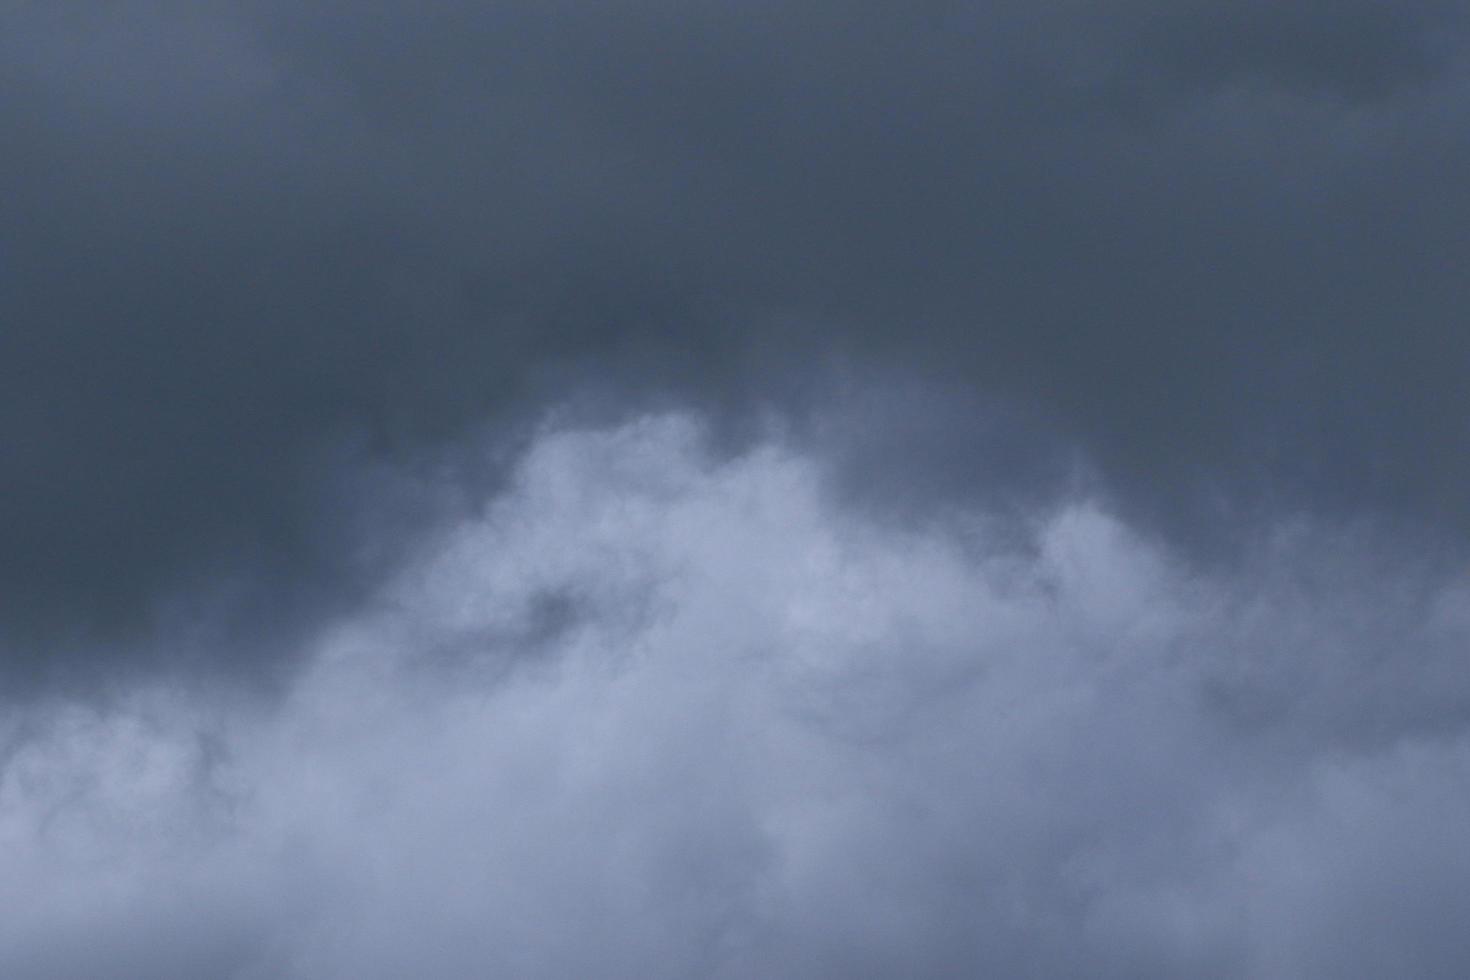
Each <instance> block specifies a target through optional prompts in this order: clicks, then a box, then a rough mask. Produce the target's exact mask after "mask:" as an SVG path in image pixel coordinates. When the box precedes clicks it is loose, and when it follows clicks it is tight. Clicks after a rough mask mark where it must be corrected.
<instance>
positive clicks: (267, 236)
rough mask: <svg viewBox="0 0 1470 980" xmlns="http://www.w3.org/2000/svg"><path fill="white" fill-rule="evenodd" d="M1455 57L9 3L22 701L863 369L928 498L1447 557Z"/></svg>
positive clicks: (887, 466)
mask: <svg viewBox="0 0 1470 980" xmlns="http://www.w3.org/2000/svg"><path fill="white" fill-rule="evenodd" d="M1464 55H1465V50H1464V18H1463V11H1462V10H1461V5H1458V4H1453V3H1444V2H1439V0H1415V2H1402V3H1397V4H1393V5H1385V4H1382V3H1374V2H1366V0H1364V2H1358V0H1353V2H1337V3H1331V4H1329V3H1319V2H1307V0H1302V2H1293V3H1264V2H1248V3H1237V4H1233V5H1230V6H1229V7H1228V8H1225V7H1222V6H1221V5H1219V4H1212V3H1198V2H1186V3H1172V4H1168V5H1160V4H1154V3H1121V4H1117V3H1115V4H1106V5H1101V4H1094V3H1087V2H1075V0H1051V2H1027V3H1017V2H1003V3H988V4H984V5H978V6H976V5H971V6H964V5H953V4H932V3H931V4H920V5H918V6H912V5H911V6H908V7H905V8H904V9H902V10H896V9H894V8H892V7H891V6H889V5H882V4H872V3H858V4H847V5H843V6H842V8H841V9H840V10H839V9H836V8H835V7H833V6H832V5H824V4H820V3H810V2H801V3H780V4H774V3H747V4H742V5H740V6H738V7H732V6H730V5H728V4H717V3H708V2H695V3H681V4H660V3H640V4H626V3H624V4H611V5H589V4H570V3H555V2H553V3H547V2H536V3H529V2H511V3H503V4H497V5H495V6H494V7H486V6H485V5H483V4H469V3H463V2H459V0H432V2H427V3H420V4H416V5H414V6H412V7H408V6H405V5H401V4H391V3H381V2H377V3H374V2H363V3H351V4H346V3H340V2H333V0H309V2H293V3H279V2H274V0H251V2H248V3H230V4H225V3H216V2H208V0H206V2H199V3H190V4H178V3H172V2H168V0H155V2H149V3H140V4H135V5H132V6H130V8H129V10H128V11H127V13H126V14H122V13H119V12H118V11H116V10H115V9H112V8H109V7H107V6H105V5H97V4H91V3H69V4H64V5H55V4H38V3H29V4H10V5H8V6H7V7H6V8H5V10H4V11H3V13H0V62H3V64H4V68H3V69H0V71H3V84H4V85H5V88H6V91H7V92H8V93H9V97H8V98H7V99H6V100H5V104H4V105H3V106H0V127H3V128H4V130H5V132H6V133H7V134H8V139H7V153H6V154H5V159H4V160H3V161H0V199H3V200H4V201H5V202H6V211H5V221H4V223H3V231H0V260H3V261H0V321H3V322H4V324H5V329H4V331H3V332H0V364H3V365H4V368H3V370H4V378H3V381H4V384H3V388H4V396H3V398H4V401H3V403H0V467H3V470H0V481H3V484H4V487H5V493H4V496H3V499H0V626H3V636H0V645H3V657H4V661H5V664H6V666H7V668H8V669H7V671H6V672H7V674H9V675H10V676H9V678H8V679H7V685H8V686H9V687H13V688H15V689H17V690H19V689H21V685H22V684H23V683H24V682H31V686H32V687H41V688H47V689H55V688H56V687H57V686H58V685H59V684H62V683H67V684H73V685H80V686H85V685H86V684H88V683H97V682H98V675H128V676H131V675H133V674H139V673H148V671H146V670H140V667H142V666H146V667H149V668H157V667H159V666H160V665H159V664H157V663H151V662H148V663H145V659H146V657H148V656H157V655H158V653H157V651H160V650H165V649H170V648H171V646H170V644H168V643H160V642H158V640H159V637H160V635H161V634H163V633H166V632H167V623H163V624H160V620H161V619H162V620H167V619H168V618H169V616H171V615H172V613H171V612H169V610H172V609H176V608H178V607H180V606H183V607H196V606H207V607H209V608H210V609H212V610H213V612H212V614H211V618H212V622H213V630H214V637H213V640H212V642H211V643H210V644H207V645H204V646H203V647H201V649H207V650H208V651H210V652H209V654H208V663H206V664H198V663H196V664H189V665H181V664H179V663H177V662H168V663H165V664H163V665H162V666H165V667H170V668H174V669H175V670H178V669H185V670H186V672H198V671H200V670H214V671H220V670H235V671H237V672H240V671H243V672H245V673H249V674H252V675H254V676H257V677H258V676H259V675H269V674H272V673H275V672H278V671H279V670H280V669H281V667H282V664H281V663H280V662H279V660H278V658H276V657H273V656H272V653H271V652H272V651H279V650H283V649H294V648H297V647H299V645H300V644H301V643H302V642H304V638H305V637H308V636H309V635H310V634H311V632H312V631H313V630H314V629H315V628H317V627H318V626H319V625H320V624H321V623H323V622H325V621H328V620H330V619H331V618H332V617H334V616H336V615H339V614H341V613H342V612H343V611H344V610H346V609H348V608H350V607H351V606H352V605H353V603H355V602H356V601H358V600H359V599H360V598H361V597H362V596H363V595H365V594H368V593H370V592H371V591H372V590H373V589H374V588H375V587H377V585H379V584H380V583H381V579H382V576H383V575H384V574H387V573H388V571H389V570H390V569H391V568H392V567H393V565H394V561H395V559H396V556H397V553H398V548H399V547H400V546H402V547H410V546H411V542H412V540H413V539H414V538H415V535H416V534H417V533H418V532H419V531H420V530H422V529H423V527H424V526H425V525H431V524H432V523H433V522H434V520H435V519H437V517H438V516H440V515H438V514H436V513H434V512H433V511H432V510H430V511H428V512H425V511H421V510H418V509H416V508H417V506H418V505H417V504H416V503H414V502H413V500H412V499H411V496H412V495H408V497H403V496H396V495H395V494H396V491H391V492H389V493H388V498H389V499H388V500H386V501H384V500H383V499H380V498H379V497H378V496H377V495H376V492H377V489H378V488H377V485H376V484H374V483H373V482H372V481H371V480H367V479H365V478H364V477H363V472H364V470H366V471H368V472H376V471H377V470H379V469H380V468H384V467H386V468H387V469H390V470H392V469H397V468H401V467H404V466H407V465H411V464H412V463H414V462H415V461H420V460H422V459H424V458H434V457H435V455H436V453H441V452H447V451H451V450H448V449H446V447H452V446H455V445H457V444H458V443H459V441H460V440H463V439H465V438H467V434H468V433H474V432H478V431H483V430H485V429H486V428H489V429H494V430H498V431H500V432H501V433H502V436H504V433H505V432H506V431H511V432H514V431H519V430H520V429H521V428H522V427H524V425H525V424H527V420H528V419H533V418H535V417H537V416H538V414H539V413H540V412H541V411H543V410H544V409H545V408H546V407H547V406H549V405H554V404H563V403H565V402H567V401H575V400H578V399H591V400H593V401H595V402H597V404H599V405H600V406H602V408H603V410H604V419H603V420H604V421H615V420H616V419H618V418H624V417H628V416H630V415H634V414H637V413H638V412H641V411H645V410H647V409H648V408H649V407H650V405H651V404H664V405H667V404H669V403H674V404H677V405H681V406H684V407H686V408H694V409H696V410H699V411H703V412H706V413H707V414H709V415H710V416H711V417H712V418H713V419H714V423H713V424H715V425H716V426H717V427H729V428H732V429H739V428H740V427H742V426H744V425H748V424H749V423H750V419H752V418H756V417H759V416H760V414H761V413H763V412H767V411H774V412H777V413H781V414H785V415H788V416H790V417H791V419H792V420H793V423H794V424H796V423H800V421H801V420H802V418H803V416H806V415H811V414H815V415H821V414H822V412H823V410H824V408H825V407H826V406H825V405H824V403H823V399H824V398H825V397H826V395H827V394H828V393H829V389H830V388H831V387H832V386H834V385H836V386H838V387H841V386H842V385H843V384H846V383H850V382H844V381H835V382H834V381H832V380H831V378H832V377H833V376H839V377H840V376H843V375H844V373H845V372H851V375H852V376H853V377H856V378H859V379H862V382H861V383H862V384H865V385H870V386H873V387H876V388H879V389H882V391H880V393H879V394H878V395H877V396H876V398H875V402H874V403H875V404H885V405H886V407H885V408H884V409H883V410H882V411H878V412H873V411H870V412H869V414H870V416H871V417H872V419H871V422H870V427H871V428H873V429H874V430H875V431H874V432H873V434H872V438H871V439H870V440H869V441H867V442H866V444H865V445H863V446H860V447H858V448H857V449H855V450H854V451H853V452H852V453H851V454H850V456H849V457H848V458H849V460H850V461H851V462H852V463H853V467H854V468H853V471H852V472H851V474H850V479H851V484H852V486H853V488H855V489H856V490H857V491H858V492H866V493H868V494H869V495H870V496H874V497H876V496H880V495H883V496H886V497H887V498H888V501H889V502H890V503H897V504H898V505H899V506H898V508H897V509H898V510H903V509H907V510H909V511H910V512H914V513H927V512H928V511H929V510H931V509H933V508H934V506H949V505H951V504H957V505H959V506H988V502H989V500H990V499H991V498H992V497H996V496H1000V497H1008V498H1010V499H1012V500H1028V499H1031V498H1032V497H1034V496H1044V495H1046V494H1049V493H1050V492H1051V490H1052V487H1051V484H1050V481H1051V480H1052V479H1053V476H1052V472H1053V463H1054V460H1055V458H1056V457H1057V455H1058V454H1059V453H1060V455H1062V456H1064V457H1066V456H1070V455H1076V456H1081V457H1085V458H1086V459H1087V460H1088V461H1089V466H1090V467H1091V468H1092V471H1093V472H1094V473H1095V475H1096V477H1097V479H1098V480H1099V481H1100V482H1102V483H1103V484H1105V485H1106V492H1107V494H1108V498H1109V500H1110V501H1111V503H1112V505H1113V506H1115V508H1116V510H1117V511H1118V512H1119V513H1120V514H1122V515H1125V516H1126V518H1127V520H1129V522H1130V523H1131V524H1133V525H1134V526H1137V527H1138V528H1139V529H1140V531H1145V532H1147V533H1154V534H1158V535H1161V536H1163V537H1166V538H1167V539H1168V540H1169V541H1170V542H1171V546H1174V547H1182V548H1187V549H1190V550H1192V551H1194V552H1196V553H1198V554H1199V555H1202V556H1206V557H1218V556H1219V555H1221V554H1226V555H1228V556H1230V557H1238V556H1233V555H1230V552H1231V549H1232V547H1233V546H1234V545H1235V543H1236V542H1237V541H1238V540H1239V539H1240V538H1241V537H1251V536H1253V535H1254V533H1255V532H1257V531H1259V530H1260V529H1262V528H1269V527H1271V526H1273V525H1274V524H1275V523H1276V522H1278V521H1280V520H1282V519H1284V518H1286V517H1289V516H1290V515H1293V514H1299V513H1305V514H1307V515H1309V516H1313V517H1318V518H1322V519H1325V520H1338V519H1343V520H1362V521H1365V522H1370V523H1380V524H1383V525H1385V526H1391V527H1394V528H1396V530H1395V531H1394V532H1393V533H1395V534H1401V535H1405V536H1408V535H1413V534H1417V535H1419V536H1420V541H1421V543H1422V542H1425V541H1432V542H1438V543H1439V544H1438V545H1437V546H1438V547H1442V548H1444V549H1446V550H1460V551H1463V545H1464V539H1463V528H1464V527H1465V526H1466V525H1465V520H1464V518H1465V517H1466V512H1465V508H1464V500H1463V494H1461V493H1459V490H1458V488H1459V487H1461V486H1463V485H1464V483H1465V477H1466V473H1465V472H1464V469H1463V463H1462V462H1461V461H1462V460H1463V459H1464V458H1465V454H1464V453H1463V452H1461V451H1460V448H1461V446H1462V444H1463V442H1464V436H1465V432H1464V429H1463V426H1462V424H1461V423H1460V422H1458V421H1457V419H1459V418H1460V413H1459V408H1458V407H1459V406H1460V405H1461V404H1462V403H1463V401H1464V398H1463V395H1464V390H1463V387H1464V386H1463V377H1462V375H1463V372H1462V371H1461V369H1460V367H1459V366H1460V365H1462V364H1463V363H1464V362H1465V356H1466V354H1467V351H1466V346H1465V336H1466V335H1465V332H1464V331H1462V330H1458V329H1455V328H1454V326H1453V325H1454V324H1455V323H1457V322H1458V317H1459V313H1460V311H1461V310H1462V309H1463V308H1464V306H1465V302H1464V300H1465V294H1464V281H1463V280H1464V277H1463V276H1462V275H1461V274H1460V269H1461V268H1462V267H1463V266H1464V265H1465V256H1464V254H1463V253H1464V250H1465V239H1464V235H1463V233H1462V229H1463V228H1464V226H1465V224H1466V221H1467V217H1470V215H1467V211H1470V207H1467V205H1470V197H1467V195H1466V193H1465V190H1464V186H1463V184H1464V182H1463V180H1462V174H1463V173H1464V171H1465V169H1466V161H1467V147H1466V145H1465V141H1464V139H1463V138H1462V136H1461V135H1460V134H1463V133H1465V132H1466V131H1467V127H1466V125H1465V121H1466V120H1465V115H1466V109H1467V106H1470V100H1467V98H1466V88H1465V57H1464ZM833 365H840V366H838V367H834V366H833ZM914 390H925V391H938V392H940V393H941V394H940V395H938V396H934V397H933V398H932V399H931V397H930V396H927V395H926V396H925V397H924V398H920V399H918V400H917V402H918V404H917V405H916V406H913V407H912V410H910V411H909V412H907V413H906V412H905V411H904V410H903V409H902V403H903V402H904V401H905V400H906V399H907V398H908V397H909V394H908V393H909V392H912V391H914ZM890 392H891V393H890ZM935 402H941V403H943V404H944V405H945V406H952V407H947V408H944V409H942V410H940V411H939V412H938V414H937V416H934V417H931V416H929V415H927V414H926V411H925V409H924V405H926V404H927V405H928V406H929V407H933V406H934V404H935ZM967 403H972V404H975V405H981V406H986V410H985V411H969V410H966V409H964V408H963V406H965V405H966V404H967ZM890 413H892V414H890ZM997 418H1008V419H1017V420H1021V421H1019V422H1017V423H1016V424H1015V426H1014V427H1012V426H1011V425H1010V423H1007V425H1006V426H1005V427H1004V428H1005V429H1006V434H1005V435H1003V436H1002V437H1000V438H997V437H996V425H995V419H997ZM911 435H912V436H913V438H912V441H911V439H910V436H911ZM506 438H508V437H506ZM997 446H1009V447H1010V448H1009V449H1008V450H1006V453H1005V455H1007V456H1008V457H1009V458H1010V459H1011V461H1012V463H1013V465H1005V466H990V465H988V464H989V462H990V460H991V459H992V458H993V450H995V448H996V447H997ZM1058 447H1060V449H1059V448H1058ZM893 472H905V473H908V474H909V475H910V476H911V479H909V480H907V481H894V480H893V479H892V478H891V476H890V474H892V473H893ZM982 474H983V475H984V478H983V479H980V475H982ZM474 475H475V476H476V477H477V478H480V479H479V480H478V482H479V489H480V490H483V489H485V488H486V487H487V486H490V485H492V484H493V476H486V475H485V474H483V473H479V472H478V471H475V473H474ZM467 482H475V481H472V480H468V479H467ZM936 499H937V500H938V503H937V504H936ZM365 528H366V529H376V530H365ZM1243 528H1244V529H1247V530H1248V532H1249V533H1244V534H1243V533H1242V529H1243ZM1426 547H1427V546H1426ZM364 555H373V556H377V557H376V558H373V559H370V560H367V559H364V558H363V556H364ZM263 611H268V612H263ZM267 620H269V622H270V623H271V624H272V627H273V629H272V630H271V631H269V632H270V635H261V624H262V623H263V622H265V621H267ZM103 649H105V650H106V651H107V653H106V654H105V655H99V654H98V653H97V651H98V650H103ZM149 651H153V653H152V654H150V653H149ZM154 672H156V670H155V671H154ZM58 678H61V680H58ZM28 689H29V688H28Z"/></svg>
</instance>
